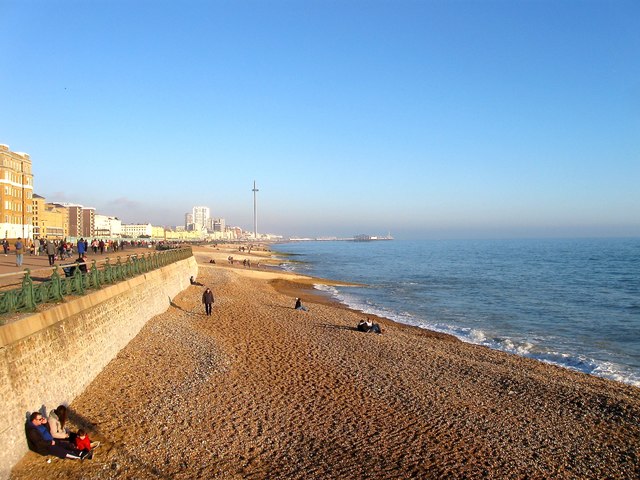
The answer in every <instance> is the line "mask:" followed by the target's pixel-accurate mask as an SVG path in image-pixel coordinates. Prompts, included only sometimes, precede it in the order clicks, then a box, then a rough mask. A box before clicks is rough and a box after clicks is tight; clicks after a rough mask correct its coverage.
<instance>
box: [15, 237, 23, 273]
mask: <svg viewBox="0 0 640 480" xmlns="http://www.w3.org/2000/svg"><path fill="white" fill-rule="evenodd" d="M15 247H16V267H21V266H22V258H23V255H24V243H23V242H22V238H21V237H18V240H16V243H15Z"/></svg>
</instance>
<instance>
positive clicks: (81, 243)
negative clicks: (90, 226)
mask: <svg viewBox="0 0 640 480" xmlns="http://www.w3.org/2000/svg"><path fill="white" fill-rule="evenodd" d="M86 248H87V247H85V245H84V238H81V239H80V240H78V256H79V257H81V256H82V255H84V252H85V251H86Z"/></svg>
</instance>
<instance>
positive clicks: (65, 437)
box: [25, 405, 100, 460]
mask: <svg viewBox="0 0 640 480" xmlns="http://www.w3.org/2000/svg"><path fill="white" fill-rule="evenodd" d="M66 420H67V407H65V406H64V405H60V406H58V408H56V409H55V410H53V411H52V412H51V413H50V414H49V419H48V420H47V417H45V416H44V415H42V414H41V413H40V412H33V413H32V414H31V415H30V416H29V420H27V422H26V424H25V433H26V435H27V445H28V447H29V450H32V451H34V452H36V453H39V454H40V455H54V456H56V457H58V458H69V459H73V460H84V459H85V458H87V459H91V458H93V452H92V451H91V450H92V449H93V448H96V447H98V446H99V445H100V442H91V440H90V439H89V436H88V435H87V434H86V432H85V431H84V430H82V429H80V430H78V433H73V432H70V431H69V430H68V429H66V428H65V427H64V424H65V422H66Z"/></svg>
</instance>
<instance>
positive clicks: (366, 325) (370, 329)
mask: <svg viewBox="0 0 640 480" xmlns="http://www.w3.org/2000/svg"><path fill="white" fill-rule="evenodd" d="M356 330H358V331H359V332H365V333H377V334H381V333H382V329H381V328H380V325H378V324H377V323H373V322H372V321H371V320H370V319H369V318H367V320H366V321H365V320H360V321H359V322H358V326H357V327H356Z"/></svg>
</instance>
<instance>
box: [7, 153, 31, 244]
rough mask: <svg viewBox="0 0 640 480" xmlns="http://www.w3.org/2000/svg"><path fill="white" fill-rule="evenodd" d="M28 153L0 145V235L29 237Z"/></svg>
mask: <svg viewBox="0 0 640 480" xmlns="http://www.w3.org/2000/svg"><path fill="white" fill-rule="evenodd" d="M32 200H33V173H32V169H31V157H30V156H29V155H28V154H26V153H21V152H12V151H11V150H10V149H9V146H8V145H0V235H1V236H2V237H3V238H18V237H22V238H33V223H32V216H33V215H32V210H33V209H32V207H33V205H32Z"/></svg>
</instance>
